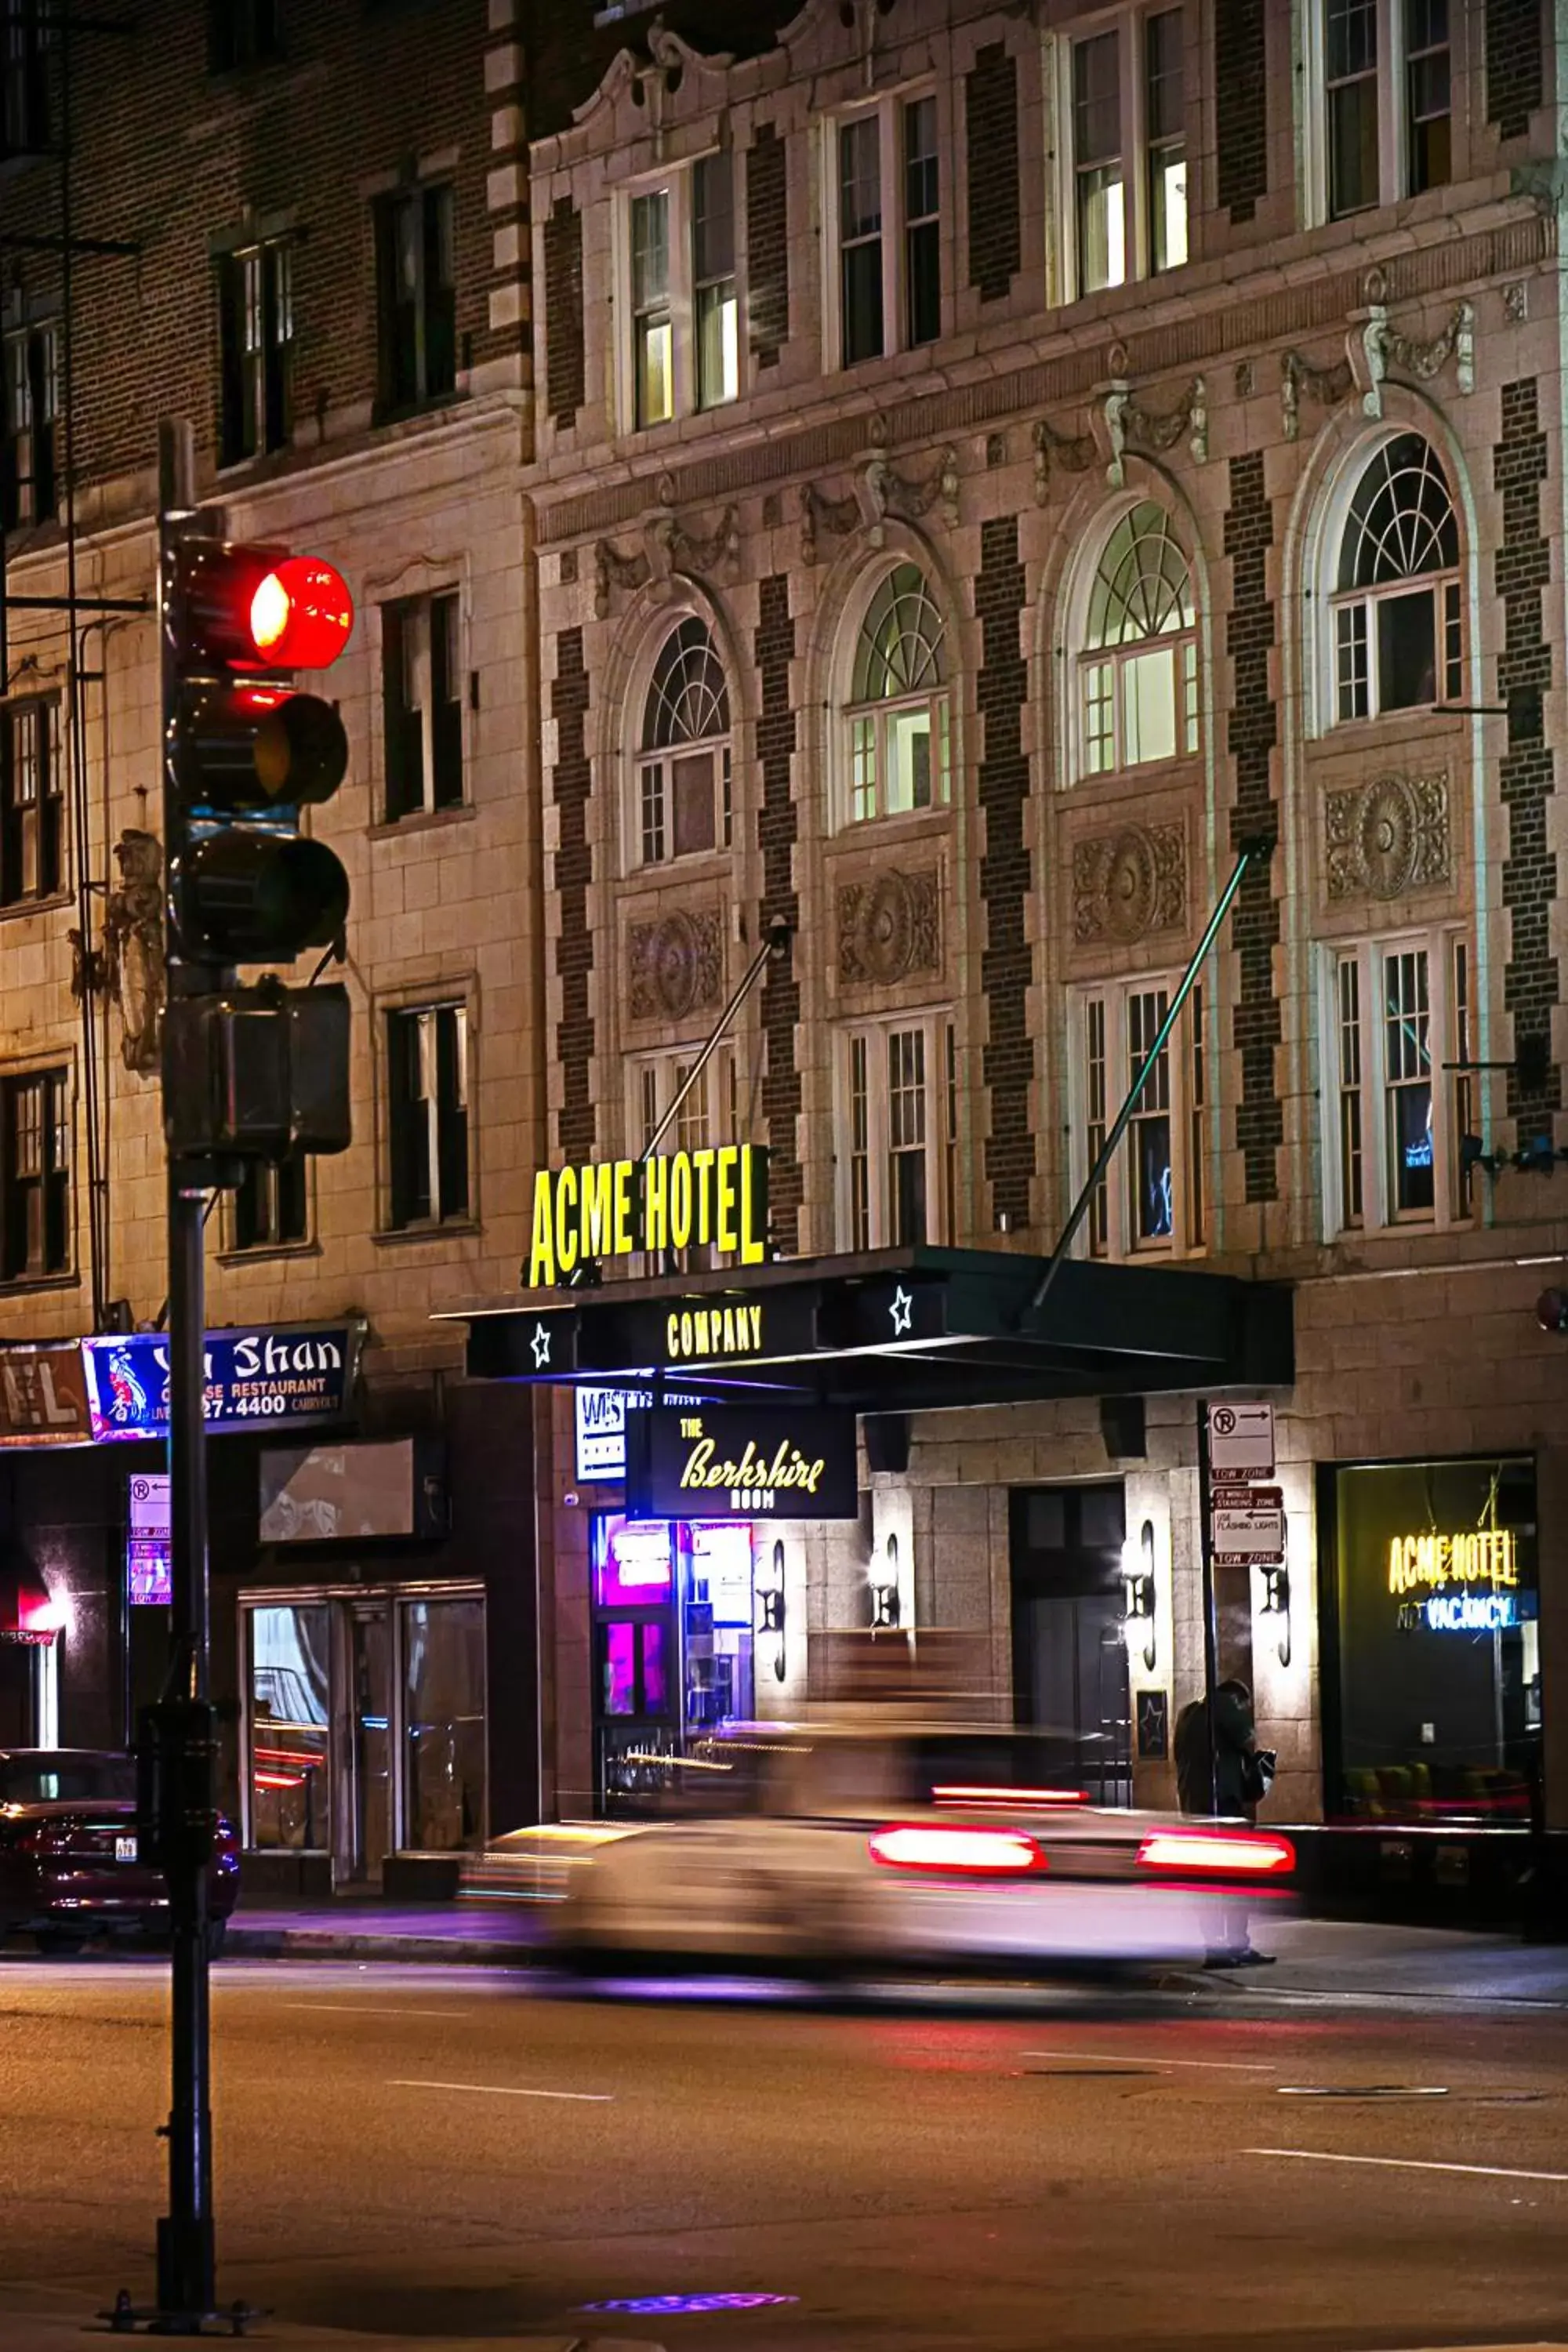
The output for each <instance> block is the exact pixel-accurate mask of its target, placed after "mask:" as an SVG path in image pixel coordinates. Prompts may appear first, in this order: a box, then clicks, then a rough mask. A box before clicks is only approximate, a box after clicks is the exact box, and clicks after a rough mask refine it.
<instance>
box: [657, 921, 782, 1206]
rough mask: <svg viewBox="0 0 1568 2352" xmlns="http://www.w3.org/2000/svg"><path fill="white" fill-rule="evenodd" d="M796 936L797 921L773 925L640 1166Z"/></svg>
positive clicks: (671, 1122)
mask: <svg viewBox="0 0 1568 2352" xmlns="http://www.w3.org/2000/svg"><path fill="white" fill-rule="evenodd" d="M794 937H795V927H794V925H793V924H791V923H786V922H784V921H782V920H781V921H779V922H774V923H770V924H769V926H768V935H767V938H766V939H765V940H763V944H762V946H761V947H760V948H759V949H758V950H757V952H756V954H755V955H754V956H753V957H752V961H751V962H750V963H749V964H748V965H747V967H746V970H745V971H744V973H743V974H742V979H741V984H740V986H739V987H738V988H737V989H736V991H735V993H734V995H733V996H732V997H731V999H730V1002H729V1003H728V1004H726V1006H725V1007H724V1010H723V1012H722V1013H721V1014H720V1015H719V1024H718V1027H717V1028H716V1029H715V1030H714V1032H713V1034H712V1035H711V1036H710V1038H709V1040H708V1043H707V1044H706V1045H704V1046H703V1048H702V1051H701V1052H700V1054H699V1055H698V1056H697V1059H696V1060H695V1061H694V1062H693V1063H692V1065H691V1067H690V1068H689V1070H688V1071H687V1073H686V1076H685V1078H684V1080H683V1081H682V1083H681V1084H680V1085H679V1087H677V1088H676V1090H675V1099H674V1101H673V1102H672V1103H671V1104H670V1106H669V1108H668V1110H667V1111H666V1112H665V1114H664V1117H663V1118H661V1119H660V1120H659V1122H658V1126H657V1127H656V1128H655V1129H654V1130H653V1133H652V1134H651V1135H650V1136H649V1137H648V1139H647V1142H646V1143H645V1144H644V1145H643V1148H642V1150H641V1151H640V1153H639V1154H638V1155H637V1165H638V1166H639V1168H640V1167H641V1165H642V1163H643V1161H644V1160H651V1159H652V1158H653V1155H654V1153H655V1152H656V1151H657V1150H658V1146H659V1139H660V1138H661V1137H663V1136H665V1135H668V1132H669V1129H670V1128H671V1126H672V1125H673V1124H674V1121H675V1118H676V1116H677V1114H678V1112H679V1109H680V1106H681V1104H682V1103H683V1102H684V1101H685V1100H686V1097H687V1096H688V1095H689V1093H690V1092H691V1089H692V1087H694V1086H695V1085H696V1084H697V1081H698V1079H699V1078H700V1076H702V1073H703V1071H704V1070H705V1069H706V1068H707V1067H708V1065H709V1063H710V1061H711V1060H712V1059H713V1056H714V1055H715V1054H716V1053H717V1052H718V1051H719V1048H720V1046H721V1045H722V1044H723V1042H724V1037H725V1034H726V1032H727V1031H728V1029H729V1027H730V1024H731V1022H732V1021H733V1020H734V1018H735V1015H736V1013H739V1011H740V1009H741V1007H742V1004H744V1003H745V1001H746V999H747V997H748V996H750V994H751V992H752V989H753V988H755V986H756V984H757V982H758V981H759V980H760V979H761V977H762V974H763V969H764V967H765V966H766V965H767V964H768V963H769V962H776V961H778V960H779V959H780V958H781V957H783V956H784V955H785V954H787V952H788V950H789V943H790V941H791V940H792V939H793V938H794Z"/></svg>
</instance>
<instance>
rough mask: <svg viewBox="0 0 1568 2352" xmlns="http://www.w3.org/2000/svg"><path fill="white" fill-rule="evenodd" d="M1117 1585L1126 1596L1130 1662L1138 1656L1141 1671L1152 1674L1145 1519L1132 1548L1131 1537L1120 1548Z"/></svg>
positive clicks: (1150, 1536)
mask: <svg viewBox="0 0 1568 2352" xmlns="http://www.w3.org/2000/svg"><path fill="white" fill-rule="evenodd" d="M1121 1582H1122V1588H1123V1590H1124V1591H1125V1593H1126V1596H1127V1605H1126V1610H1125V1613H1124V1615H1123V1619H1122V1631H1123V1633H1125V1635H1126V1640H1127V1654H1128V1656H1129V1657H1130V1658H1136V1657H1139V1656H1142V1661H1143V1670H1144V1672H1145V1673H1146V1674H1152V1672H1153V1670H1154V1658H1155V1647H1154V1522H1153V1520H1152V1519H1145V1520H1144V1522H1143V1525H1142V1528H1140V1529H1139V1531H1138V1541H1137V1543H1136V1545H1134V1543H1133V1541H1132V1538H1131V1536H1130V1537H1129V1538H1128V1539H1127V1541H1126V1542H1125V1543H1124V1544H1123V1545H1122V1547H1121Z"/></svg>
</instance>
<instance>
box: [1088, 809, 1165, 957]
mask: <svg viewBox="0 0 1568 2352" xmlns="http://www.w3.org/2000/svg"><path fill="white" fill-rule="evenodd" d="M1186 911H1187V845H1186V837H1185V835H1184V832H1183V829H1182V827H1181V826H1180V825H1179V824H1152V825H1144V824H1129V825H1123V826H1122V828H1121V831H1120V832H1119V833H1107V834H1097V835H1093V836H1092V837H1091V838H1090V839H1089V840H1087V841H1079V842H1075V843H1074V844H1073V853H1072V928H1073V937H1074V939H1075V940H1077V941H1078V943H1079V946H1080V947H1084V946H1088V945H1089V944H1090V943H1091V942H1093V941H1095V940H1115V941H1118V942H1120V943H1121V944H1122V945H1124V946H1125V945H1130V944H1131V942H1132V941H1133V940H1142V939H1146V938H1147V937H1148V935H1149V934H1150V932H1152V931H1170V930H1176V929H1180V927H1181V925H1182V923H1183V922H1184V920H1185V919H1186Z"/></svg>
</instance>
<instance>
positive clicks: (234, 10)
mask: <svg viewBox="0 0 1568 2352" xmlns="http://www.w3.org/2000/svg"><path fill="white" fill-rule="evenodd" d="M282 19H283V9H282V0H207V70H208V72H209V73H215V74H217V73H237V72H240V71H242V70H243V69H244V68H246V67H247V66H261V65H268V64H269V63H270V62H271V60H272V59H273V58H279V57H281V56H282V54H283V22H282Z"/></svg>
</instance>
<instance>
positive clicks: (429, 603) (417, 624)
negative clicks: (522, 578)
mask: <svg viewBox="0 0 1568 2352" xmlns="http://www.w3.org/2000/svg"><path fill="white" fill-rule="evenodd" d="M381 623H382V631H381V651H382V724H383V729H384V743H385V750H386V814H387V819H388V822H389V823H390V822H392V821H394V820H395V819H396V818H398V817H404V816H410V815H414V814H416V813H418V812H419V811H421V810H431V809H443V808H456V807H458V805H459V803H461V801H462V797H463V689H462V665H461V655H460V650H459V644H458V593H457V591H456V589H451V590H445V591H443V592H442V593H440V594H438V595H434V596H412V597H408V598H405V600H404V601H403V602H402V603H400V604H384V605H383V606H382V611H381Z"/></svg>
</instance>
